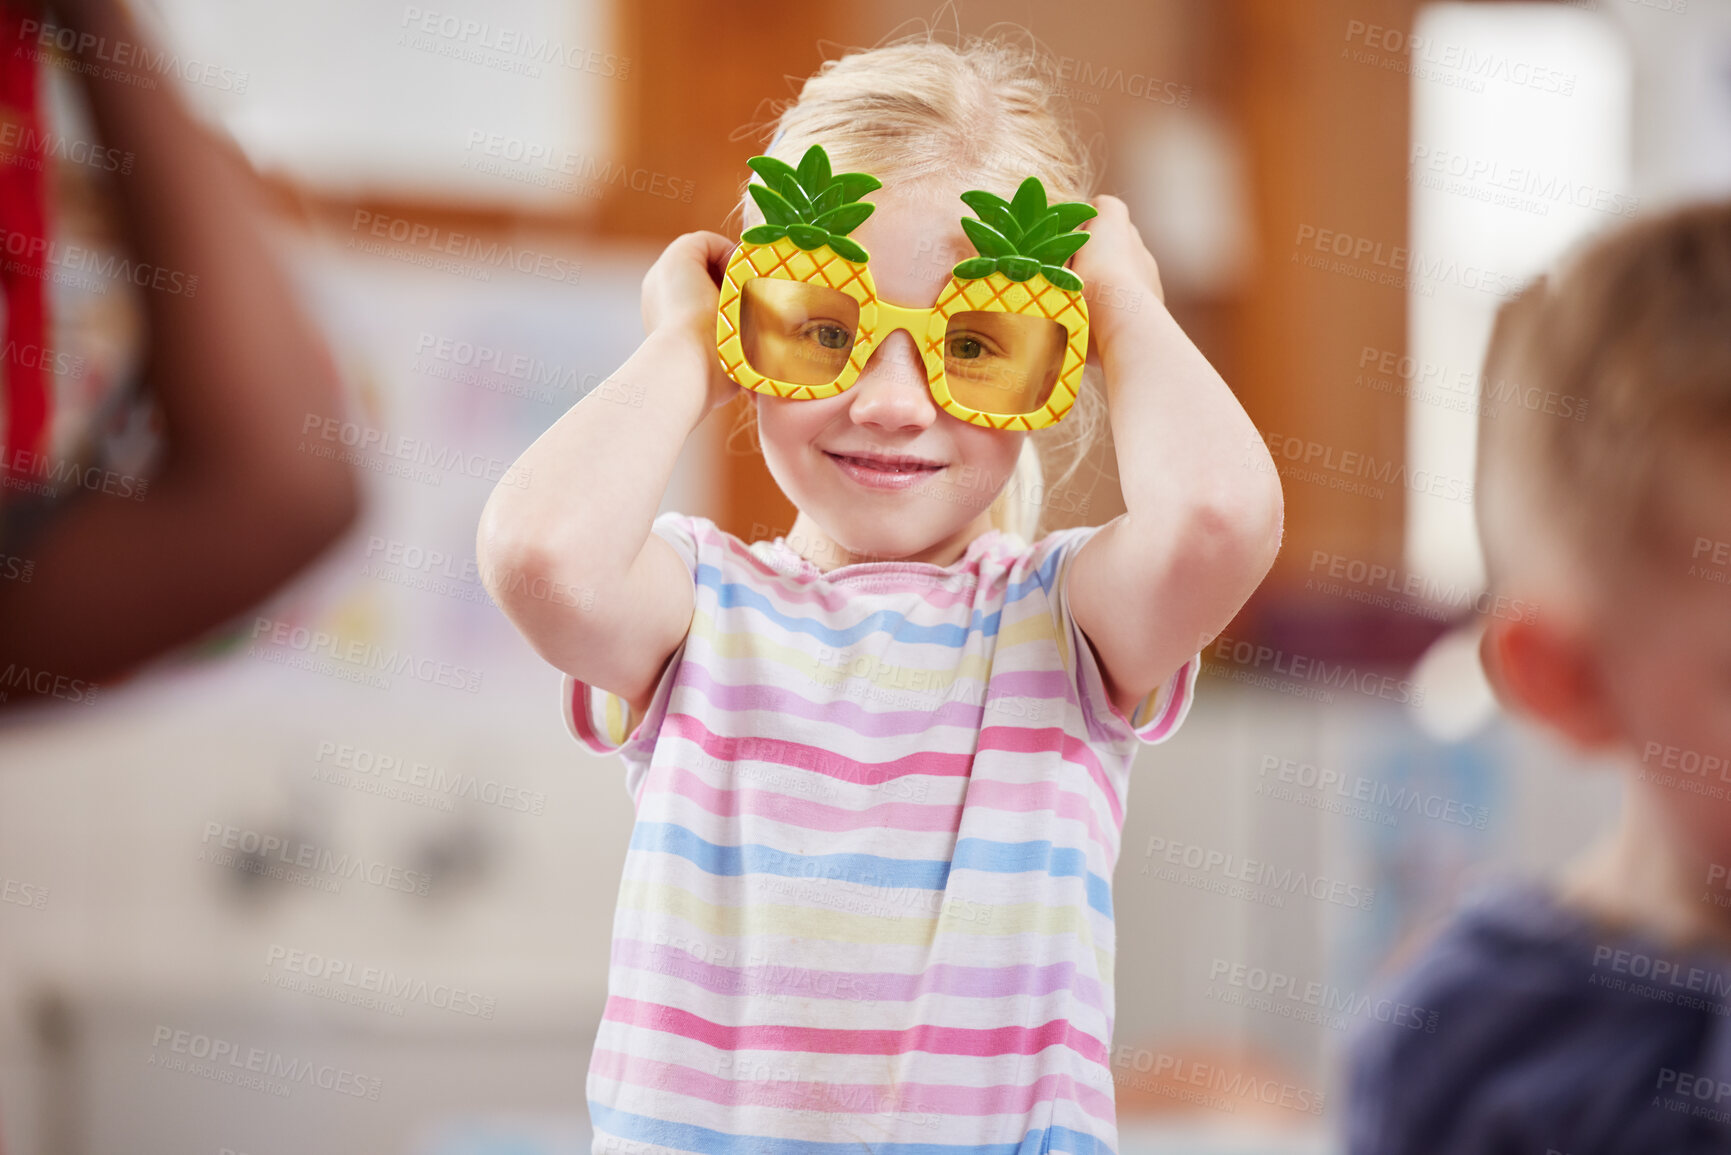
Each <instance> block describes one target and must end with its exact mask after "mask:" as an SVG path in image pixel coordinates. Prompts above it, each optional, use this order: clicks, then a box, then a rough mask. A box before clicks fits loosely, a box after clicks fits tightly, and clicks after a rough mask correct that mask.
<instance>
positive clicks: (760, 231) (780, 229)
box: [739, 225, 787, 245]
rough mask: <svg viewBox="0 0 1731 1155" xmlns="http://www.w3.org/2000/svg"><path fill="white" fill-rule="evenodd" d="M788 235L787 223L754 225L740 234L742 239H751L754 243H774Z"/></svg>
mask: <svg viewBox="0 0 1731 1155" xmlns="http://www.w3.org/2000/svg"><path fill="white" fill-rule="evenodd" d="M785 236H787V226H786V225H754V226H753V227H751V228H749V229H746V230H745V231H744V232H743V233H740V234H739V239H740V240H742V241H750V242H751V243H752V244H754V245H773V244H774V243H775V242H777V241H779V240H781V238H783V237H785Z"/></svg>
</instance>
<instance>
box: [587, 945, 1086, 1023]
mask: <svg viewBox="0 0 1731 1155" xmlns="http://www.w3.org/2000/svg"><path fill="white" fill-rule="evenodd" d="M736 953H737V951H736V950H735V951H729V952H728V955H727V956H726V957H729V958H731V957H734V955H735V954H736ZM612 963H613V965H615V966H621V967H626V968H628V969H631V970H642V971H653V972H654V973H656V974H665V975H671V976H672V977H674V978H677V979H680V980H682V981H684V982H689V983H694V984H696V985H698V986H700V987H702V988H704V989H705V990H707V991H712V992H714V993H716V994H723V995H732V996H735V997H739V998H767V997H775V996H781V995H786V996H788V997H793V998H827V999H843V1000H847V1001H865V1000H869V1001H872V1002H881V1003H888V1002H898V1003H905V1002H910V1001H912V1000H914V999H917V998H919V997H920V996H921V995H925V994H945V995H960V996H963V997H966V998H977V999H1001V998H1007V997H1010V996H1013V995H1029V996H1035V997H1038V996H1043V995H1049V994H1051V993H1052V992H1054V991H1060V990H1066V989H1068V990H1070V991H1071V992H1072V993H1073V994H1075V995H1076V997H1077V998H1078V999H1080V1000H1081V1001H1082V1002H1084V1003H1086V1004H1087V1005H1088V1006H1090V1007H1093V1008H1094V1009H1095V1010H1097V1011H1100V1012H1101V1013H1102V1014H1104V1013H1105V1010H1106V1005H1105V999H1104V997H1103V994H1102V990H1101V986H1100V982H1099V980H1097V979H1094V978H1091V977H1089V976H1088V975H1084V974H1077V973H1076V964H1075V963H1072V962H1060V963H1047V964H1044V965H1040V966H1035V965H1034V964H1032V963H1020V964H1015V965H1012V966H1002V967H966V966H953V965H951V964H949V963H934V964H932V965H931V966H929V967H927V968H926V969H924V970H923V971H920V972H918V973H915V974H897V973H894V972H890V971H826V970H813V969H808V968H805V967H792V966H779V965H777V964H775V963H766V964H753V965H748V966H722V965H718V964H716V963H710V962H705V961H704V960H703V959H702V958H700V957H698V956H696V955H693V954H691V953H690V952H688V951H684V950H681V949H679V948H678V947H673V946H651V945H650V944H648V943H646V942H644V941H642V940H641V939H634V938H619V939H615V940H614V942H613V951H612Z"/></svg>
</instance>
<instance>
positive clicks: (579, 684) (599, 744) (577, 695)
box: [565, 677, 614, 754]
mask: <svg viewBox="0 0 1731 1155" xmlns="http://www.w3.org/2000/svg"><path fill="white" fill-rule="evenodd" d="M588 688H589V686H588V683H586V682H584V681H583V680H582V679H580V678H576V677H573V678H572V679H571V697H570V699H569V700H568V701H567V702H566V703H565V717H566V718H567V719H568V720H569V721H570V722H571V724H572V726H573V727H574V728H575V731H576V734H577V737H578V739H579V740H580V741H582V742H583V744H584V745H586V746H588V747H589V748H590V749H591V750H593V751H595V752H596V753H597V754H611V753H613V751H614V747H613V745H612V744H610V743H608V742H605V741H603V740H602V738H601V735H600V734H599V733H598V732H597V731H596V729H595V725H594V723H593V722H592V721H591V720H590V718H589V701H588V698H587V696H586V694H585V691H586V690H588Z"/></svg>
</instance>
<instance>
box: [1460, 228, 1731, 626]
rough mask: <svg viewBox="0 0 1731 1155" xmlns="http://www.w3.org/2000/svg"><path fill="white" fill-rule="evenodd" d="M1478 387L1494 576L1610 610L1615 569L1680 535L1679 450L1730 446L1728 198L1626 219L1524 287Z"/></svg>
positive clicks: (1481, 513) (1656, 554) (1501, 325)
mask: <svg viewBox="0 0 1731 1155" xmlns="http://www.w3.org/2000/svg"><path fill="white" fill-rule="evenodd" d="M1480 400H1481V406H1480V412H1479V452H1478V465H1477V479H1476V484H1475V490H1476V498H1477V500H1476V503H1475V513H1476V517H1477V520H1478V527H1479V537H1480V540H1481V542H1482V543H1483V547H1484V554H1485V567H1486V571H1487V574H1488V576H1489V578H1490V584H1491V586H1492V588H1493V589H1497V590H1499V591H1501V590H1506V589H1507V588H1508V587H1509V586H1510V585H1511V584H1512V583H1522V582H1524V583H1526V584H1528V585H1532V584H1535V583H1536V584H1538V585H1540V586H1542V587H1543V588H1542V589H1541V591H1539V592H1541V593H1542V595H1543V596H1544V597H1545V598H1555V599H1561V600H1562V601H1563V602H1565V603H1566V604H1567V605H1568V607H1569V608H1570V609H1572V610H1575V611H1581V610H1589V611H1591V610H1593V609H1594V608H1595V607H1597V608H1603V604H1604V595H1605V594H1606V593H1607V592H1608V588H1607V587H1606V578H1607V576H1614V575H1617V574H1621V573H1623V572H1625V571H1624V569H1623V567H1624V565H1625V563H1626V562H1627V561H1629V560H1630V559H1635V560H1639V561H1649V562H1650V561H1653V560H1655V559H1662V558H1663V556H1664V555H1665V554H1667V553H1674V551H1676V550H1677V548H1678V545H1679V541H1680V538H1679V534H1680V533H1684V532H1685V527H1682V526H1680V525H1679V524H1677V518H1676V515H1675V512H1674V510H1673V509H1672V507H1671V504H1670V500H1669V499H1670V497H1671V495H1672V493H1673V492H1674V487H1675V486H1676V484H1677V483H1678V482H1679V481H1680V480H1681V475H1680V473H1679V468H1680V465H1681V464H1682V460H1681V458H1682V456H1683V455H1682V454H1681V453H1680V450H1685V449H1688V448H1692V447H1696V446H1701V445H1707V446H1710V447H1711V449H1712V450H1713V452H1714V453H1715V454H1716V455H1717V456H1719V457H1720V458H1721V459H1724V458H1725V457H1726V456H1727V455H1728V454H1731V202H1725V203H1713V204H1695V205H1689V206H1685V207H1683V208H1680V209H1675V210H1672V211H1671V212H1669V213H1666V214H1664V215H1661V216H1656V217H1652V218H1649V219H1647V220H1644V221H1639V222H1637V223H1634V224H1631V225H1627V226H1625V227H1623V228H1621V229H1618V230H1617V231H1616V232H1614V233H1611V234H1609V235H1608V236H1604V237H1600V238H1597V239H1595V240H1594V241H1592V242H1591V243H1590V244H1588V245H1586V246H1585V247H1584V248H1583V249H1581V250H1579V251H1578V252H1576V253H1573V254H1571V256H1570V259H1569V260H1568V261H1567V262H1566V263H1565V264H1564V265H1563V267H1562V268H1561V270H1560V271H1559V272H1558V273H1557V274H1556V275H1553V276H1546V277H1541V278H1539V279H1538V280H1537V281H1536V282H1534V283H1533V284H1531V285H1529V286H1528V287H1527V288H1526V289H1525V290H1523V291H1522V292H1521V293H1520V295H1519V296H1517V297H1516V298H1515V299H1514V300H1512V301H1510V302H1508V303H1507V304H1505V305H1504V306H1503V307H1502V308H1501V309H1500V310H1499V311H1498V313H1497V319H1496V323H1495V325H1494V327H1493V329H1492V333H1491V340H1490V345H1489V347H1488V349H1487V350H1486V354H1485V370H1484V374H1483V380H1482V384H1481V397H1480ZM1660 564H1661V565H1663V564H1665V563H1664V562H1663V561H1662V560H1661V562H1660ZM1679 572H1680V571H1679ZM1546 604H1547V605H1548V604H1549V602H1547V603H1546Z"/></svg>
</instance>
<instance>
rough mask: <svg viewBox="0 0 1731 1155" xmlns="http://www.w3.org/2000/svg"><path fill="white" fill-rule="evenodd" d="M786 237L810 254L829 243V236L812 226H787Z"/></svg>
mask: <svg viewBox="0 0 1731 1155" xmlns="http://www.w3.org/2000/svg"><path fill="white" fill-rule="evenodd" d="M787 235H788V236H789V237H790V238H792V240H793V243H794V244H796V245H798V246H799V247H800V248H802V249H804V250H805V251H806V252H808V253H809V252H810V251H811V250H813V249H819V248H822V247H823V246H824V245H825V244H827V243H828V241H829V234H828V233H826V232H824V231H823V230H822V229H820V228H817V227H816V226H814V225H805V224H794V225H788V226H787Z"/></svg>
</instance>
